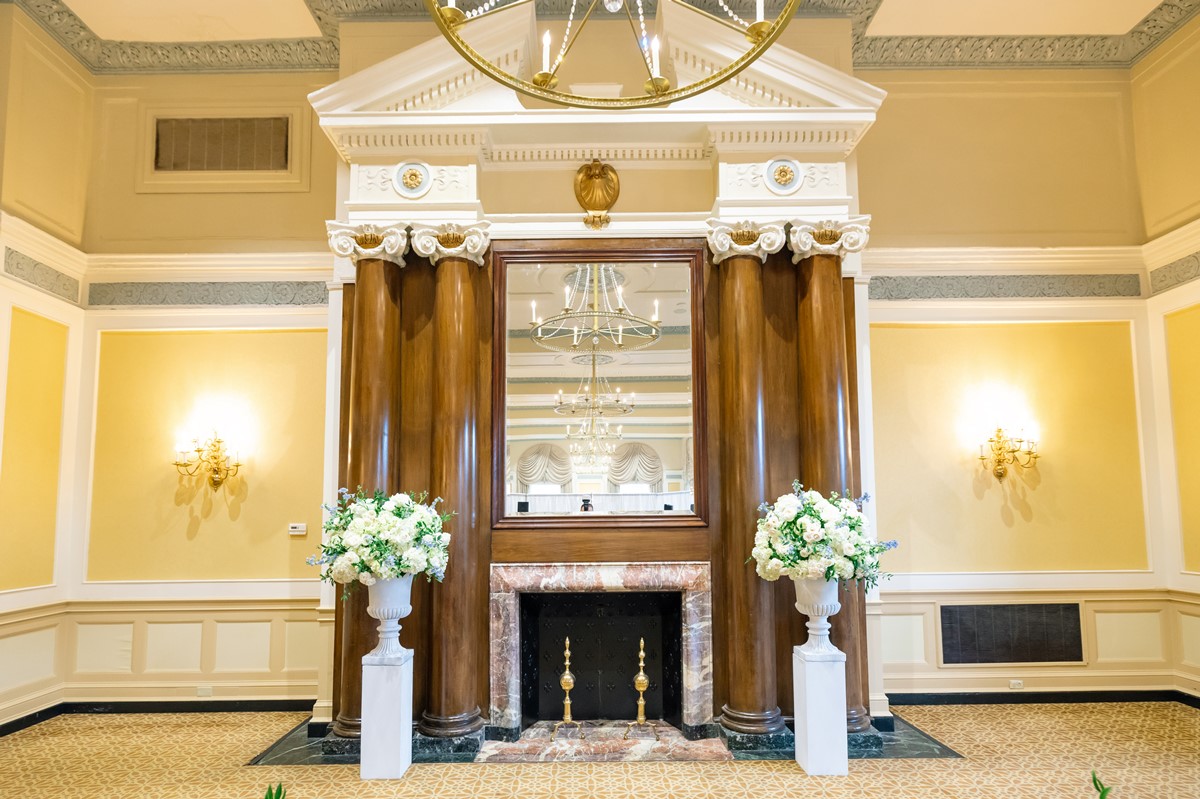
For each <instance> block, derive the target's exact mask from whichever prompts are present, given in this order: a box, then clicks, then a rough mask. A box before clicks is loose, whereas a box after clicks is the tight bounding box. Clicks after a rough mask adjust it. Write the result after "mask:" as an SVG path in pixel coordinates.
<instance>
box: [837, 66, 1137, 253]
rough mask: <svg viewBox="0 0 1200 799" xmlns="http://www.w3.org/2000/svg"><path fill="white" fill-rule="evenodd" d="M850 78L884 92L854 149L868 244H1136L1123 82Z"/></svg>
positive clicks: (964, 74)
mask: <svg viewBox="0 0 1200 799" xmlns="http://www.w3.org/2000/svg"><path fill="white" fill-rule="evenodd" d="M858 77H860V78H862V79H864V80H866V81H868V82H869V83H873V84H875V85H877V86H879V87H880V88H882V89H886V90H887V92H888V97H887V99H886V100H885V101H884V103H883V107H882V108H881V109H880V110H879V120H878V121H877V122H876V123H875V125H874V126H873V127H872V128H871V130H870V131H869V132H868V133H867V135H866V136H865V137H864V139H863V142H862V144H861V145H859V147H858V150H857V153H858V175H859V188H860V191H861V194H860V197H861V206H862V209H863V211H864V212H865V213H870V214H871V215H872V217H873V221H872V223H871V245H872V246H877V247H938V246H947V247H956V246H997V247H1006V246H1042V247H1063V246H1097V245H1121V244H1141V243H1142V241H1143V238H1142V219H1141V206H1140V205H1139V203H1138V190H1137V175H1136V171H1135V163H1134V148H1133V131H1132V122H1131V121H1130V99H1129V93H1130V91H1129V83H1128V78H1127V77H1126V74H1125V73H1116V72H1100V71H1094V70H1086V71H1085V70H1080V71H1070V70H1060V71H1054V72H1030V71H1022V72H996V71H983V72H981V71H978V70H975V71H969V70H961V71H960V70H928V71H922V72H890V71H889V72H860V73H858Z"/></svg>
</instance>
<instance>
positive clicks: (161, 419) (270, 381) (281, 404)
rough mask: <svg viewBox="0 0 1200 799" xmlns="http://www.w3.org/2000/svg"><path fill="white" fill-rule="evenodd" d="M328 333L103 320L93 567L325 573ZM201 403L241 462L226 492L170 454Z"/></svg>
mask: <svg viewBox="0 0 1200 799" xmlns="http://www.w3.org/2000/svg"><path fill="white" fill-rule="evenodd" d="M325 344H326V335H325V331H323V330H287V331H284V330H276V331H215V332H212V331H190V332H189V331H185V332H160V331H156V332H106V333H103V334H102V335H101V340H100V376H99V388H98V401H97V411H96V439H95V468H94V472H93V487H92V513H91V533H90V536H91V537H90V541H89V547H88V577H89V579H91V580H203V579H262V578H303V577H315V572H314V570H313V569H312V567H310V566H308V565H307V564H305V562H304V559H305V558H306V557H307V556H308V555H310V554H312V553H313V552H315V551H316V547H317V542H318V541H319V540H320V524H321V511H320V505H321V502H322V495H321V486H322V462H323V452H324V424H325V421H324V414H325V389H324V386H325ZM197 415H199V416H201V417H204V416H216V417H218V418H217V421H216V422H214V424H216V425H218V426H219V431H220V432H221V433H222V435H224V436H226V437H228V438H229V439H230V440H231V442H232V443H233V444H234V445H235V446H238V447H239V449H240V454H241V459H242V461H243V463H244V465H243V467H242V472H241V474H239V476H238V477H236V478H234V479H232V480H230V481H227V482H226V484H225V485H223V486H221V487H220V488H219V489H218V490H216V491H213V490H212V489H210V488H209V487H208V486H207V484H205V483H203V482H202V481H200V480H198V479H188V478H182V477H180V476H179V475H178V474H176V471H175V468H174V467H173V466H171V461H172V460H173V453H174V447H175V445H176V442H177V441H178V440H179V439H180V437H181V435H182V434H183V433H187V432H189V427H191V430H192V432H198V428H197V427H196V426H194V425H190V424H189V420H191V419H193V418H195V417H197ZM239 441H240V442H241V443H240V444H239V443H238V442H239ZM290 522H304V523H306V524H307V525H308V535H307V536H306V537H289V536H288V534H287V525H288V524H289V523H290Z"/></svg>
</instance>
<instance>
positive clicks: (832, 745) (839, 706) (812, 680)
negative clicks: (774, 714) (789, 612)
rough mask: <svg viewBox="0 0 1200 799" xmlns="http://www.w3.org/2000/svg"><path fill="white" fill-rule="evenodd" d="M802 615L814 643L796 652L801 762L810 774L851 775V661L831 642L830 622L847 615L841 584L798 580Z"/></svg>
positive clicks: (798, 757) (794, 667) (798, 758)
mask: <svg viewBox="0 0 1200 799" xmlns="http://www.w3.org/2000/svg"><path fill="white" fill-rule="evenodd" d="M795 584H796V610H798V611H800V612H801V613H803V614H804V615H805V616H808V625H807V626H808V640H807V641H806V642H805V643H804V645H803V646H798V647H795V649H793V650H792V684H793V686H794V690H795V700H796V707H795V713H796V762H797V763H799V764H800V767H801V768H802V769H804V770H805V771H806V772H807V773H809V774H815V775H817V774H819V775H833V776H840V775H845V774H847V773H848V772H849V751H848V746H847V740H846V655H845V653H844V652H842V651H841V650H839V649H838V648H837V647H835V646H834V645H833V643H832V642H831V641H830V640H829V617H830V616H833V615H834V614H836V613H837V612H838V611H839V610H841V607H842V606H841V605H840V604H839V603H838V583H837V581H836V580H823V579H797V580H795Z"/></svg>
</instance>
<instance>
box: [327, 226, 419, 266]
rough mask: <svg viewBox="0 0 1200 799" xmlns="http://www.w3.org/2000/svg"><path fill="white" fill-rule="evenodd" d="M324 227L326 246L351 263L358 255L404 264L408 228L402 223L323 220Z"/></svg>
mask: <svg viewBox="0 0 1200 799" xmlns="http://www.w3.org/2000/svg"><path fill="white" fill-rule="evenodd" d="M325 230H326V232H327V233H328V234H329V249H331V250H333V251H334V253H335V254H337V255H340V256H342V257H343V258H349V259H351V260H352V261H354V262H355V263H358V261H359V259H361V258H379V259H381V260H384V261H391V262H392V263H394V264H397V265H399V266H404V253H405V252H406V251H407V250H408V231H407V230H405V226H404V225H403V224H399V223H398V224H394V225H373V224H361V225H347V224H345V223H343V222H326V223H325Z"/></svg>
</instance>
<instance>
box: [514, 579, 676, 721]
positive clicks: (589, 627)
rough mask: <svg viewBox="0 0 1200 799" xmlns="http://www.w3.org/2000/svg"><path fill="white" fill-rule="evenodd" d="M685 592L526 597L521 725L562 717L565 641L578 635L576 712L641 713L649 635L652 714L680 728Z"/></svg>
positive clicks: (574, 650) (599, 715)
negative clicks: (641, 675) (637, 680)
mask: <svg viewBox="0 0 1200 799" xmlns="http://www.w3.org/2000/svg"><path fill="white" fill-rule="evenodd" d="M682 596H683V595H682V594H680V593H678V592H629V593H580V594H521V709H522V715H523V718H522V726H523V727H527V726H529V725H530V724H532V723H533V722H534V721H537V720H539V719H560V718H562V711H563V706H562V702H563V690H562V688H561V687H560V686H559V676H560V675H561V674H562V671H563V639H564V638H566V637H567V636H570V638H571V672H572V673H573V674H574V675H575V688H574V689H573V690H572V691H571V703H572V704H571V710H572V715H573V716H574V717H575V718H576V719H578V720H588V719H625V720H630V719H634V718H636V717H637V692H636V691H635V690H634V688H633V677H634V675H635V674H637V670H638V639H639V638H645V639H646V674H647V676H649V678H650V689H649V690H648V691H646V716H647V718H651V719H663V720H665V721H667V722H668V723H670V724H674V725H675V726H676V727H678V726H679V722H680V714H681V708H682V703H683V665H682V653H681V651H680V646H681V630H682V627H681V624H682V608H681V601H682Z"/></svg>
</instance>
